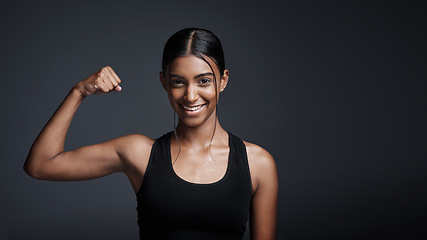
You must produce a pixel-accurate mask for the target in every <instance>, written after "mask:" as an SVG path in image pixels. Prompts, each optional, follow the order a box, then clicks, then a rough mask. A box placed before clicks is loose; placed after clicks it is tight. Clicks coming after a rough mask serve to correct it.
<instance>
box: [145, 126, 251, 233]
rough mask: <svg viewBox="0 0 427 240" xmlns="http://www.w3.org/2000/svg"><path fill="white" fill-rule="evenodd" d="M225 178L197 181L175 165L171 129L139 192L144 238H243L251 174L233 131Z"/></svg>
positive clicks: (158, 145) (157, 149)
mask: <svg viewBox="0 0 427 240" xmlns="http://www.w3.org/2000/svg"><path fill="white" fill-rule="evenodd" d="M228 136H229V147H230V152H229V157H228V165H227V170H226V173H225V175H224V177H223V178H222V179H221V180H219V181H217V182H214V183H208V184H198V183H191V182H188V181H186V180H184V179H182V178H180V177H179V176H178V175H177V174H176V173H175V172H174V170H173V166H172V161H171V152H170V137H171V132H169V133H167V134H164V135H163V136H162V137H160V138H158V139H156V141H155V142H154V144H153V146H152V149H151V155H150V160H149V162H148V166H147V170H146V172H145V175H144V178H143V182H142V185H141V188H140V189H139V191H138V193H137V210H138V225H139V232H140V239H144V240H147V239H148V240H151V239H156V240H157V239H173V240H175V239H185V240H191V239H197V240H199V239H203V240H209V239H215V240H217V239H221V240H227V239H230V240H231V239H233V240H235V239H236V240H237V239H239V240H241V239H242V238H243V234H244V232H245V228H246V222H247V220H248V215H249V208H250V203H251V192H252V186H251V177H250V173H249V166H248V160H247V155H246V148H245V145H244V143H243V141H242V140H240V139H239V138H238V137H236V136H234V135H233V134H231V133H228Z"/></svg>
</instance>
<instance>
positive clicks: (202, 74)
mask: <svg viewBox="0 0 427 240" xmlns="http://www.w3.org/2000/svg"><path fill="white" fill-rule="evenodd" d="M204 76H213V74H212V73H211V72H205V73H200V74H197V75H196V76H194V78H200V77H204ZM171 77H176V78H181V79H184V77H183V76H181V75H178V74H173V73H172V74H171Z"/></svg>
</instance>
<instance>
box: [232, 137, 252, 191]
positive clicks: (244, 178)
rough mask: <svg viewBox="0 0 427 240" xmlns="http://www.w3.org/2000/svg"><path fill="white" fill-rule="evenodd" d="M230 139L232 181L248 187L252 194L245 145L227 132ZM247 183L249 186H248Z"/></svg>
mask: <svg viewBox="0 0 427 240" xmlns="http://www.w3.org/2000/svg"><path fill="white" fill-rule="evenodd" d="M228 135H229V138H230V161H232V162H231V164H230V167H231V169H230V170H231V172H232V174H233V175H234V177H233V180H234V181H239V183H241V184H242V185H241V186H242V187H248V188H249V192H250V193H251V194H252V179H251V174H250V169H249V163H248V155H247V151H246V145H245V143H244V142H243V140H242V139H240V138H239V137H237V136H235V135H234V134H232V133H230V132H228ZM232 148H233V149H232ZM248 183H249V185H248Z"/></svg>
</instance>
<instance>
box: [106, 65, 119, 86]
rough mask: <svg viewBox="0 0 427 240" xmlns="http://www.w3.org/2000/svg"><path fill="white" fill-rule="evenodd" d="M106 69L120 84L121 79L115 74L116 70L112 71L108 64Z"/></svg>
mask: <svg viewBox="0 0 427 240" xmlns="http://www.w3.org/2000/svg"><path fill="white" fill-rule="evenodd" d="M107 69H108V71H109V72H110V73H111V74H112V75H113V76H114V78H115V79H116V80H117V83H118V84H120V83H121V82H122V80H120V78H119V76H117V74H116V72H114V70H113V68H111V67H110V66H107Z"/></svg>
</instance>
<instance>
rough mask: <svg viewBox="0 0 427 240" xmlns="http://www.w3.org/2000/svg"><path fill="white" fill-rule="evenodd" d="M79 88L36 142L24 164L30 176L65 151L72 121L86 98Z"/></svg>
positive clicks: (50, 121)
mask: <svg viewBox="0 0 427 240" xmlns="http://www.w3.org/2000/svg"><path fill="white" fill-rule="evenodd" d="M77 86H78V85H76V86H74V87H73V88H72V89H71V91H70V92H69V93H68V95H67V96H66V98H65V99H64V101H63V102H62V103H61V105H60V106H59V107H58V109H57V110H56V111H55V113H54V114H53V116H52V117H51V118H50V120H49V121H48V122H47V124H46V126H45V127H44V128H43V130H42V131H41V132H40V134H39V136H38V137H37V139H36V140H35V141H34V143H33V146H32V147H31V149H30V152H29V154H28V157H27V160H26V162H25V164H24V169H25V171H26V172H27V173H28V174H30V175H36V174H37V169H39V168H40V167H41V166H42V165H43V163H44V162H47V161H49V160H51V159H52V158H54V157H55V156H57V155H58V154H60V153H61V152H63V151H64V144H65V137H66V135H67V131H68V128H69V126H70V124H71V120H72V119H73V116H74V114H75V112H76V111H77V108H78V107H79V105H80V103H81V102H82V101H83V99H84V98H85V95H83V94H82V93H81V90H79V89H78V88H77Z"/></svg>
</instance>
